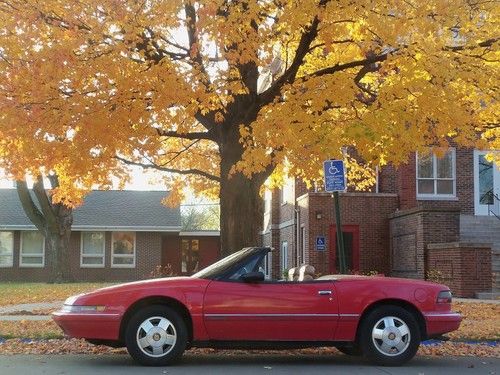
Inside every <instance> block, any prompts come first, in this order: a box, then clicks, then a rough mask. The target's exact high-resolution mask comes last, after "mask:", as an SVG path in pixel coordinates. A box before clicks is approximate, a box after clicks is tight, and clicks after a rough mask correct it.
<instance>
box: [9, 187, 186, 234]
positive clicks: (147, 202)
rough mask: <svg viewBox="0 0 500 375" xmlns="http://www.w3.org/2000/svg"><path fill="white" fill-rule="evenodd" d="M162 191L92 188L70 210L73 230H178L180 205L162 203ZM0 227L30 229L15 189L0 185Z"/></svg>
mask: <svg viewBox="0 0 500 375" xmlns="http://www.w3.org/2000/svg"><path fill="white" fill-rule="evenodd" d="M166 196H168V192H165V191H134V190H106V191H104V190H95V191H92V192H91V193H90V194H89V195H87V197H86V198H85V201H84V203H83V205H81V206H80V207H78V208H76V209H75V211H74V212H73V226H72V229H73V230H94V229H99V230H102V231H106V230H109V231H111V230H133V231H148V232H179V231H180V229H181V215H180V209H179V207H175V208H169V207H166V206H165V205H163V204H162V203H161V201H162V199H163V198H165V197H166ZM0 229H10V230H30V229H35V226H34V225H33V223H31V221H30V220H29V219H28V217H27V216H26V214H25V213H24V211H23V208H22V206H21V202H20V201H19V197H18V195H17V190H16V189H0Z"/></svg>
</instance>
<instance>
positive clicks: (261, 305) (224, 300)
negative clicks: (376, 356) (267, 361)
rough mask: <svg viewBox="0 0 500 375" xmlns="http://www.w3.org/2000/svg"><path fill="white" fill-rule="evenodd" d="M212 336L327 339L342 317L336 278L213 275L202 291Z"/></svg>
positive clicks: (282, 339)
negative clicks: (260, 279)
mask: <svg viewBox="0 0 500 375" xmlns="http://www.w3.org/2000/svg"><path fill="white" fill-rule="evenodd" d="M203 313H204V321H205V327H206V329H207V332H208V335H209V337H210V339H211V340H256V341H267V340H271V341H329V340H333V338H334V335H335V329H336V327H337V321H338V302H337V297H336V293H335V286H334V282H333V281H331V280H329V281H309V282H268V281H264V282H257V283H248V282H244V281H234V280H231V281H229V280H219V281H215V280H214V281H212V282H211V283H210V284H209V285H208V287H207V289H206V292H205V297H204V306H203Z"/></svg>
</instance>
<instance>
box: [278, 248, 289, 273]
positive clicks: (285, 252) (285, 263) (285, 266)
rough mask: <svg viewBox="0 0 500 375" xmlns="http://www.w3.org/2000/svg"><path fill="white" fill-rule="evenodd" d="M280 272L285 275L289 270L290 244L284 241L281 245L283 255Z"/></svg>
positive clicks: (281, 256)
mask: <svg viewBox="0 0 500 375" xmlns="http://www.w3.org/2000/svg"><path fill="white" fill-rule="evenodd" d="M280 258H281V259H280V260H281V264H280V272H281V273H282V274H283V272H285V271H286V270H287V269H288V242H287V241H283V242H282V243H281V254H280Z"/></svg>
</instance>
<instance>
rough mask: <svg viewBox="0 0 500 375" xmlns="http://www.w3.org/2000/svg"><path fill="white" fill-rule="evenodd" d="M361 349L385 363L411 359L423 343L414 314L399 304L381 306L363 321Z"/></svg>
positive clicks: (390, 363)
mask: <svg viewBox="0 0 500 375" xmlns="http://www.w3.org/2000/svg"><path fill="white" fill-rule="evenodd" d="M360 329H361V332H360V343H361V351H362V352H363V354H364V355H365V356H366V357H368V358H369V359H370V360H371V361H372V362H374V363H376V364H378V365H382V366H400V365H402V364H403V363H405V362H407V361H409V360H410V359H412V358H413V357H414V356H415V354H416V353H417V350H418V346H419V345H420V337H421V335H420V329H419V327H418V323H417V320H416V318H415V316H414V315H413V314H412V313H411V312H409V311H408V310H406V309H404V308H402V307H399V306H381V307H378V308H376V309H375V310H373V311H371V312H370V313H369V314H368V315H367V316H366V317H365V318H364V319H363V321H362V323H361V327H360Z"/></svg>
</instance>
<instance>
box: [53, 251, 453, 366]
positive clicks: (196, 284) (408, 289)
mask: <svg viewBox="0 0 500 375" xmlns="http://www.w3.org/2000/svg"><path fill="white" fill-rule="evenodd" d="M270 251H271V249H270V248H265V247H252V248H245V249H243V250H241V251H239V252H237V253H234V254H232V255H230V256H228V257H226V258H224V259H222V260H220V261H219V262H217V263H214V264H213V265H211V266H209V267H207V268H205V269H203V270H202V271H200V272H198V273H196V274H195V275H193V276H191V277H174V278H165V279H155V280H147V281H139V282H133V283H127V284H121V285H117V286H112V287H108V288H103V289H99V290H96V291H94V292H91V293H87V294H82V295H78V296H74V297H70V298H68V299H67V300H66V302H65V304H64V306H63V307H62V309H61V310H60V311H57V312H55V313H54V314H53V319H54V320H55V321H56V323H57V324H58V325H59V326H60V327H61V328H62V329H63V330H64V332H65V333H66V334H67V335H68V336H71V337H79V338H85V339H86V340H88V341H89V342H91V343H95V344H105V345H110V346H117V347H118V346H126V347H127V350H128V352H129V353H130V355H131V356H132V357H133V358H134V359H135V360H137V361H138V362H140V363H142V364H144V365H167V364H169V363H172V362H173V361H174V360H176V359H179V358H180V356H181V355H182V353H183V352H184V351H185V350H186V349H189V348H191V347H218V348H228V347H229V348H246V349H248V348H256V349H258V348H288V349H289V348H302V347H312V346H335V347H337V348H338V349H339V350H340V351H342V352H344V353H346V354H349V355H364V356H365V357H368V358H369V359H371V360H372V361H373V362H374V363H377V364H382V365H401V364H403V363H405V362H406V361H408V360H410V359H411V358H412V357H413V356H414V355H415V353H416V352H417V349H418V346H419V344H420V342H421V341H422V340H426V339H429V338H433V337H438V336H441V335H442V334H443V333H446V332H450V331H453V330H455V329H457V328H458V327H459V325H460V321H461V316H460V315H459V314H456V313H453V312H451V310H450V308H451V293H450V290H449V289H448V288H447V287H446V286H444V285H439V284H434V283H430V282H425V281H419V280H408V279H396V278H389V277H365V276H347V275H329V276H322V277H319V278H317V279H312V280H308V281H281V280H266V279H265V277H264V273H263V269H264V268H263V267H264V262H265V259H266V256H267V254H268V252H270Z"/></svg>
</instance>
